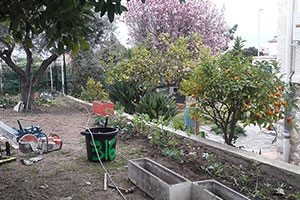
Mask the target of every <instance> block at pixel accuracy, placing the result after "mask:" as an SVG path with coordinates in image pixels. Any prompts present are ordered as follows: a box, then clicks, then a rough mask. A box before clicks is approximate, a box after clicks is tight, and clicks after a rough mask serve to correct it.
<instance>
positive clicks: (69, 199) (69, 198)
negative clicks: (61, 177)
mask: <svg viewBox="0 0 300 200" xmlns="http://www.w3.org/2000/svg"><path fill="white" fill-rule="evenodd" d="M72 199H73V198H72V197H64V198H61V199H60V200H72Z"/></svg>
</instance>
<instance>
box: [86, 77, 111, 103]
mask: <svg viewBox="0 0 300 200" xmlns="http://www.w3.org/2000/svg"><path fill="white" fill-rule="evenodd" d="M102 86H103V85H102V84H101V83H100V82H99V81H98V82H95V81H94V79H92V78H89V79H88V81H87V83H86V88H84V87H82V88H81V89H82V91H81V94H80V98H81V99H82V100H84V101H88V102H93V101H96V100H107V99H108V96H107V93H105V92H104V90H103V89H102Z"/></svg>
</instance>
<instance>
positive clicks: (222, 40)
mask: <svg viewBox="0 0 300 200" xmlns="http://www.w3.org/2000/svg"><path fill="white" fill-rule="evenodd" d="M127 9H128V12H126V13H125V14H124V21H125V23H126V24H127V25H128V27H129V35H130V36H131V39H130V41H131V42H133V43H139V42H143V41H146V38H147V37H148V36H149V35H150V37H152V39H153V40H154V41H156V42H157V44H159V42H160V41H159V35H160V34H166V33H169V34H170V35H171V37H172V38H173V39H174V40H175V39H177V38H179V37H181V36H183V37H185V36H189V35H190V34H191V33H193V32H194V33H200V34H202V35H203V44H205V45H208V46H209V47H211V48H212V51H213V52H214V53H216V52H219V51H220V50H222V49H224V48H226V47H227V45H228V43H229V41H230V34H229V32H228V31H229V29H228V27H227V24H226V22H225V19H224V10H221V11H219V10H218V9H217V8H216V6H215V5H214V4H213V3H212V2H211V0H186V1H185V3H180V2H179V1H178V0H163V1H161V0H146V2H145V3H142V2H141V1H140V0H131V1H130V2H128V3H127Z"/></svg>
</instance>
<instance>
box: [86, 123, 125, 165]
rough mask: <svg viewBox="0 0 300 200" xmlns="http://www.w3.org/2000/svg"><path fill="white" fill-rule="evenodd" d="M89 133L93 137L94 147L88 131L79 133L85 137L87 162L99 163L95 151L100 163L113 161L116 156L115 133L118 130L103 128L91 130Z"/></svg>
mask: <svg viewBox="0 0 300 200" xmlns="http://www.w3.org/2000/svg"><path fill="white" fill-rule="evenodd" d="M90 131H91V133H92V135H93V137H94V141H95V145H96V147H95V146H94V143H93V141H92V137H91V134H90V132H89V131H88V129H86V130H85V131H82V132H81V134H82V135H85V143H86V151H87V157H88V160H89V161H91V162H98V161H99V159H98V157H97V153H96V151H97V152H98V154H99V156H100V159H101V161H102V162H105V161H111V160H113V159H115V157H116V154H117V151H116V143H117V133H118V131H119V129H118V128H111V127H105V128H91V129H90Z"/></svg>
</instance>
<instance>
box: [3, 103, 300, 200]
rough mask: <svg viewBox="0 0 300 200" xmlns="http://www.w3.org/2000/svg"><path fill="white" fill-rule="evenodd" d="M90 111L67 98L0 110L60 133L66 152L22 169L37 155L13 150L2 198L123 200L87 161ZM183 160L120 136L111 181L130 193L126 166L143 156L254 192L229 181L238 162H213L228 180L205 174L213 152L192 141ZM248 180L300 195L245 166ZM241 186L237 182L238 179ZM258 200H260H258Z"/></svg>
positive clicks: (9, 118)
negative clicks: (36, 107) (28, 109)
mask: <svg viewBox="0 0 300 200" xmlns="http://www.w3.org/2000/svg"><path fill="white" fill-rule="evenodd" d="M91 110H92V109H91V108H90V107H89V108H86V107H85V106H83V105H79V104H77V103H75V102H74V101H72V100H69V99H61V100H60V101H59V104H57V105H51V106H50V107H39V110H38V111H35V112H30V113H21V114H20V113H16V112H14V111H13V110H12V108H5V109H2V110H0V121H2V122H4V123H5V124H7V125H8V126H11V127H12V126H15V127H18V124H17V122H16V118H19V120H20V121H21V123H22V125H23V127H28V126H40V127H41V128H42V129H43V131H44V132H45V133H56V134H58V135H59V136H60V137H61V138H62V140H63V147H62V149H61V150H59V151H55V152H51V153H47V154H44V155H43V157H44V159H43V160H41V161H39V162H37V163H34V164H33V165H31V166H25V165H23V164H22V163H21V162H20V160H21V159H24V158H30V157H34V156H36V155H33V154H22V153H21V152H19V151H18V150H14V151H13V152H14V156H16V157H17V161H16V162H12V163H7V164H3V165H0V177H1V178H0V199H1V200H11V199H16V200H18V199H22V200H26V199H28V200H29V199H39V200H40V199H53V200H74V199H76V200H77V199H79V200H80V199H87V200H94V199H95V200H99V199H100V200H102V199H103V200H106V199H109V200H115V199H122V198H121V197H120V195H119V194H118V193H117V191H116V190H114V189H110V188H109V189H108V190H106V191H104V190H103V177H104V175H103V174H104V171H103V169H102V168H101V165H100V164H99V163H93V162H88V161H87V153H86V146H85V139H84V136H82V135H81V134H80V132H81V131H83V130H85V129H86V127H90V128H91V127H94V125H93V122H94V118H93V115H92V114H91V112H92V111H91ZM180 141H181V142H180V146H181V149H182V150H183V151H184V153H185V154H186V155H187V156H184V157H183V158H184V159H185V162H184V163H179V162H178V161H176V160H174V159H172V158H170V157H165V156H163V155H162V153H161V150H159V149H157V148H154V147H153V146H151V145H150V144H149V142H148V140H147V139H146V138H145V137H142V136H136V135H128V134H122V135H118V140H117V156H116V158H115V159H114V160H113V161H111V162H106V163H105V166H106V167H107V169H108V171H109V173H110V175H111V177H112V179H113V180H114V181H115V182H116V184H117V185H118V186H121V187H123V188H130V187H132V186H133V184H132V183H131V182H130V181H129V180H128V173H127V170H128V168H127V161H128V160H129V159H135V158H140V157H148V158H150V159H152V160H154V161H156V162H158V163H160V164H162V165H164V166H166V167H168V168H170V169H172V170H174V171H175V172H177V173H179V174H181V175H183V176H184V177H186V178H188V179H190V180H192V181H199V180H204V179H213V178H214V179H217V180H218V181H220V182H222V183H224V184H226V185H228V186H229V187H232V188H233V189H235V190H237V191H240V190H241V188H242V187H246V188H255V187H256V185H255V184H253V183H245V184H244V185H241V184H233V183H230V179H232V178H230V177H235V176H234V174H235V173H236V171H235V169H234V168H232V167H228V166H232V165H235V166H239V164H240V163H227V162H228V161H227V160H226V159H224V158H223V157H222V155H217V157H216V158H215V162H218V163H219V164H220V163H223V164H225V165H226V166H227V168H229V169H228V170H227V172H226V173H227V174H226V176H224V175H220V176H219V175H216V173H214V172H212V171H211V172H209V173H208V172H207V171H206V170H205V166H207V160H206V159H205V158H204V157H203V156H202V155H203V153H213V151H212V150H211V149H206V148H204V147H202V146H198V145H197V144H193V143H191V142H190V141H188V140H180ZM246 167H248V168H246V169H245V170H244V171H245V172H249V174H248V176H249V178H250V179H255V180H256V177H258V178H259V179H258V182H259V183H260V185H259V188H263V189H264V190H267V188H266V187H267V186H268V185H267V184H270V185H273V186H277V185H278V184H279V183H282V184H284V192H285V193H286V194H292V193H296V192H297V191H300V190H299V188H295V187H293V186H290V185H288V184H287V183H285V182H284V181H282V180H278V179H277V178H276V177H270V176H268V175H266V174H264V173H263V172H260V173H259V175H258V176H256V175H257V168H254V167H252V166H246ZM237 181H239V180H237ZM125 196H126V198H127V199H128V200H129V199H134V200H144V199H151V198H150V197H149V196H147V195H146V194H145V193H143V192H142V191H141V190H139V189H137V190H136V191H135V192H134V193H133V194H126V195H125ZM255 199H262V198H261V197H257V198H255ZM267 199H281V197H280V196H278V195H273V196H272V195H271V196H270V195H269V197H268V198H267Z"/></svg>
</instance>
